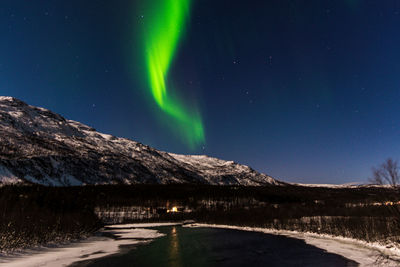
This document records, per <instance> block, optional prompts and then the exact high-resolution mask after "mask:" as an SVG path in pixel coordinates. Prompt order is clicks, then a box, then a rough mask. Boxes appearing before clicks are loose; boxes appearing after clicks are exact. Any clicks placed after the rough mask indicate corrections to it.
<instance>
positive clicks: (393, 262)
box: [184, 223, 400, 266]
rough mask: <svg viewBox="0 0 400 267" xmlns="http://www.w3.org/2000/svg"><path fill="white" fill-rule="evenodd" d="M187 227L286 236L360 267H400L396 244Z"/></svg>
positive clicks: (297, 233) (270, 232)
mask: <svg viewBox="0 0 400 267" xmlns="http://www.w3.org/2000/svg"><path fill="white" fill-rule="evenodd" d="M184 226H185V227H213V228H225V229H235V230H243V231H254V232H262V233H266V234H275V235H284V236H287V237H291V238H297V239H302V240H304V241H305V242H306V243H307V244H309V245H312V246H315V247H318V248H321V249H324V250H326V251H327V252H330V253H334V254H338V255H341V256H343V257H345V258H348V259H350V260H353V261H356V262H358V263H359V264H360V266H400V247H398V246H395V244H390V245H389V244H378V243H368V242H364V241H361V240H356V239H351V238H345V237H336V236H330V235H321V234H315V233H308V232H307V233H302V232H296V231H286V230H274V229H266V228H256V227H241V226H231V225H215V224H199V223H194V224H190V225H184Z"/></svg>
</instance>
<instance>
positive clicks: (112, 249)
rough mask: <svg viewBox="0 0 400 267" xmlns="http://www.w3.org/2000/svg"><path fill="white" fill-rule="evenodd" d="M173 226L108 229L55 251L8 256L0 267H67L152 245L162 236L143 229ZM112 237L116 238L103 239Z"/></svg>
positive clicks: (135, 226)
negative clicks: (130, 247) (125, 248)
mask: <svg viewBox="0 0 400 267" xmlns="http://www.w3.org/2000/svg"><path fill="white" fill-rule="evenodd" d="M168 225H176V224H174V223H158V224H152V223H147V224H146V223H144V224H121V225H109V226H107V227H106V228H105V229H104V230H103V231H101V233H102V234H103V235H102V236H93V237H90V238H88V239H85V240H83V241H80V242H74V243H70V244H68V245H65V246H62V245H60V246H57V247H52V248H50V247H38V248H35V249H28V250H22V251H20V252H14V253H12V254H8V255H1V257H0V266H7V267H28V266H29V267H30V266H66V265H69V264H72V263H73V262H76V261H81V260H89V259H95V258H100V257H105V256H107V255H111V254H115V253H118V252H119V251H120V247H121V246H124V245H135V244H141V243H147V242H151V241H152V240H153V239H155V238H157V237H161V236H163V234H161V233H159V232H158V231H156V230H153V229H146V228H145V227H155V226H168ZM104 235H107V236H114V237H115V238H110V237H106V236H104Z"/></svg>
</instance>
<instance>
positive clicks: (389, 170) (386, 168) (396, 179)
mask: <svg viewBox="0 0 400 267" xmlns="http://www.w3.org/2000/svg"><path fill="white" fill-rule="evenodd" d="M369 180H370V182H372V183H374V184H380V185H384V184H389V185H391V186H397V185H400V173H399V166H398V163H397V161H396V160H393V159H391V158H388V159H387V160H386V161H385V162H384V163H382V164H381V165H380V166H378V167H377V168H372V178H370V179H369Z"/></svg>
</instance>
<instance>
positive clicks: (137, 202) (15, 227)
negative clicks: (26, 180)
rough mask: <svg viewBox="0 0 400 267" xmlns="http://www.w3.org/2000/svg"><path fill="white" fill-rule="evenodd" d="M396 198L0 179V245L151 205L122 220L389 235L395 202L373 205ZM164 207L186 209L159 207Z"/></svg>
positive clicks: (339, 191) (346, 191) (350, 192)
mask: <svg viewBox="0 0 400 267" xmlns="http://www.w3.org/2000/svg"><path fill="white" fill-rule="evenodd" d="M399 200H400V192H399V190H398V189H393V188H377V187H360V188H322V187H299V186H267V187H238V186H207V185H132V186H126V185H98V186H83V187H44V186H39V185H30V186H3V187H0V250H4V249H12V248H20V247H26V246H32V245H35V244H43V243H48V242H51V241H63V240H71V239H76V238H80V237H83V236H86V235H90V234H92V233H93V232H94V231H96V230H97V229H99V228H100V227H101V226H102V223H104V221H105V220H104V218H98V216H97V215H98V214H99V213H98V212H96V211H98V210H101V211H107V212H109V213H110V214H112V216H120V213H118V212H119V211H121V210H126V209H127V208H126V207H143V208H145V209H146V211H147V212H149V211H148V210H152V211H153V213H154V212H155V211H157V214H156V215H157V216H144V217H140V218H139V217H137V216H136V217H134V216H131V217H129V216H127V217H126V218H123V220H122V221H123V222H132V221H166V220H195V221H198V222H204V223H219V224H231V225H241V226H258V227H268V228H276V229H287V230H299V231H313V232H319V233H328V234H334V235H344V236H348V237H355V238H360V239H365V240H370V241H372V240H373V241H375V240H380V239H386V238H390V239H391V240H393V239H395V238H397V236H398V233H399V229H400V227H399V221H398V218H400V216H398V209H397V206H396V205H391V206H386V205H381V204H382V203H384V202H387V201H391V202H397V201H399ZM172 206H179V207H184V208H185V209H186V210H189V211H190V212H178V213H166V212H165V210H164V212H159V211H160V210H161V211H162V210H163V208H165V209H166V208H168V207H172ZM96 214H97V215H96ZM100 217H101V216H100ZM100 219H103V222H101V220H100ZM108 219H109V218H108ZM119 221H121V220H119Z"/></svg>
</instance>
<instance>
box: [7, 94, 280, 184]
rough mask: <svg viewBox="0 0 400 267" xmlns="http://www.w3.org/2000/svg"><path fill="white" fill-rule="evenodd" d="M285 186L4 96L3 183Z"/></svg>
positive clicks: (230, 164) (242, 168) (239, 168)
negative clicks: (146, 143)
mask: <svg viewBox="0 0 400 267" xmlns="http://www.w3.org/2000/svg"><path fill="white" fill-rule="evenodd" d="M17 182H29V183H39V184H44V185H54V186H66V185H83V184H136V183H159V184H168V183H202V184H220V185H266V184H273V185H281V184H284V183H281V182H279V181H277V180H275V179H273V178H271V177H270V176H268V175H265V174H262V173H259V172H256V171H254V170H253V169H251V168H250V167H248V166H245V165H240V164H237V163H235V162H233V161H225V160H220V159H216V158H211V157H207V156H188V155H177V154H172V153H167V152H162V151H158V150H156V149H154V148H151V147H149V146H146V145H143V144H141V143H138V142H135V141H132V140H129V139H125V138H118V137H114V136H112V135H107V134H102V133H99V132H96V130H95V129H93V128H91V127H89V126H87V125H84V124H82V123H79V122H76V121H72V120H67V119H65V118H63V117H62V116H60V115H58V114H56V113H53V112H51V111H49V110H47V109H44V108H39V107H34V106H30V105H27V104H26V103H24V102H22V101H20V100H18V99H15V98H12V97H1V96H0V184H1V183H2V184H4V183H17Z"/></svg>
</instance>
